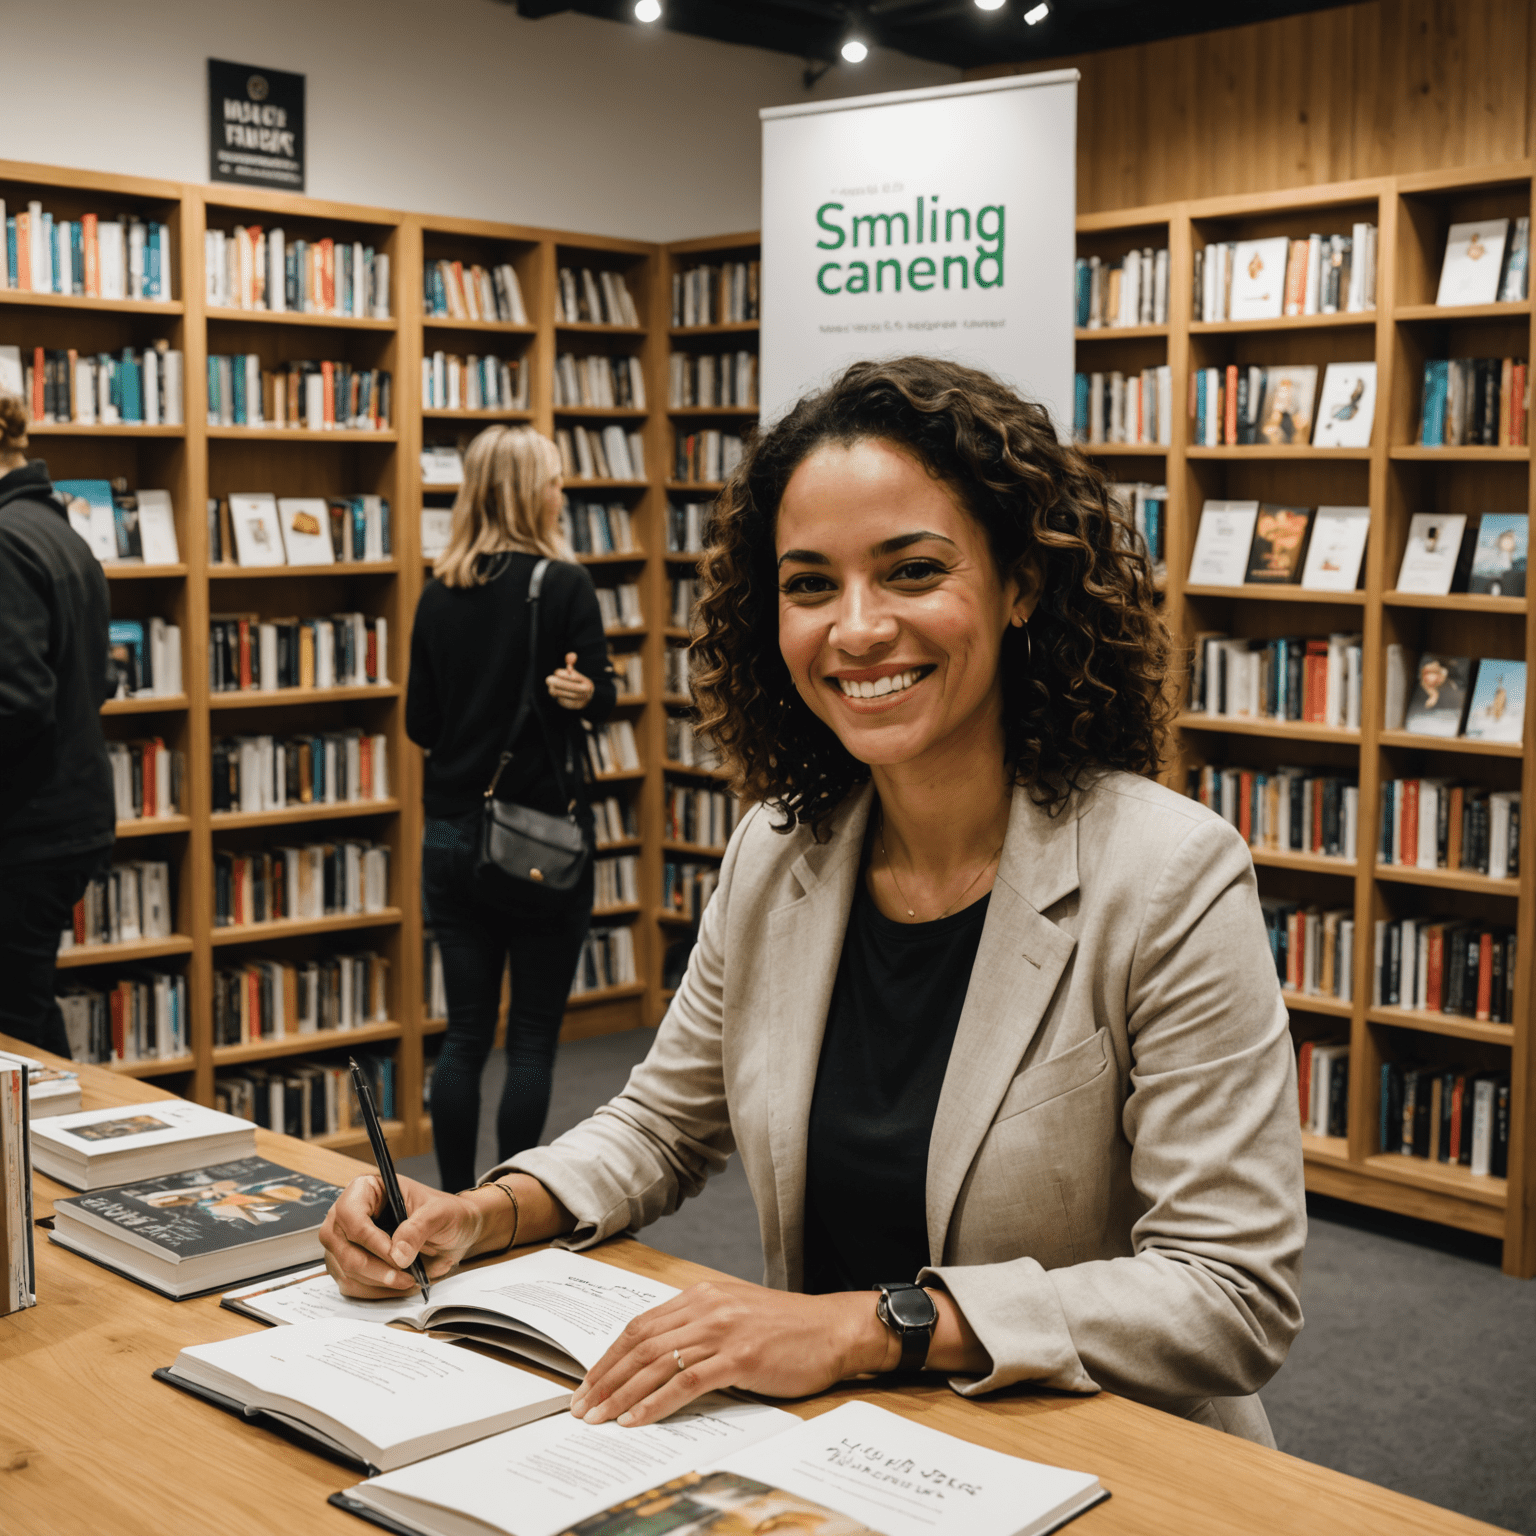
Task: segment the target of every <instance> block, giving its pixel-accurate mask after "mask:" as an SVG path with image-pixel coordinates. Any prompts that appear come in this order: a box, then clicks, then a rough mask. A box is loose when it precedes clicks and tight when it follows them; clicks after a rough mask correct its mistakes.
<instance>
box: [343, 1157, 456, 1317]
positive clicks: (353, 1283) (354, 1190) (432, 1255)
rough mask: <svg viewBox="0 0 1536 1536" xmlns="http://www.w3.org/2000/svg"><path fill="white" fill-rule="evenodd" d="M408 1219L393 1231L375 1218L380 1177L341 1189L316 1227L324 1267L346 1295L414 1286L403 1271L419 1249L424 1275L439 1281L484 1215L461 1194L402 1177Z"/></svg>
mask: <svg viewBox="0 0 1536 1536" xmlns="http://www.w3.org/2000/svg"><path fill="white" fill-rule="evenodd" d="M400 1193H401V1194H402V1195H403V1196H404V1197H405V1209H406V1212H407V1219H406V1220H405V1221H403V1222H402V1223H401V1224H400V1226H399V1228H398V1229H397V1230H396V1231H395V1233H394V1235H393V1236H390V1235H389V1234H388V1233H387V1232H384V1231H383V1230H382V1229H381V1228H380V1227H379V1226H377V1225H376V1224H375V1222H374V1219H373V1218H374V1217H375V1216H376V1215H377V1214H378V1213H379V1211H381V1210H382V1209H383V1208H384V1182H383V1180H382V1179H380V1178H379V1176H378V1174H376V1173H369V1174H364V1175H363V1176H362V1177H361V1178H358V1179H353V1181H352V1182H351V1183H350V1184H349V1185H347V1187H346V1188H345V1189H344V1190H342V1192H341V1194H340V1195H339V1196H338V1197H337V1200H336V1203H335V1204H334V1205H333V1206H332V1207H331V1209H330V1211H329V1213H328V1214H327V1215H326V1218H325V1223H324V1225H323V1226H322V1227H321V1228H320V1246H321V1247H322V1248H324V1249H325V1267H326V1268H327V1269H328V1270H330V1272H331V1274H332V1276H333V1277H334V1278H335V1280H336V1283H337V1285H339V1286H340V1287H341V1291H342V1294H343V1295H345V1296H366V1297H370V1298H378V1297H382V1296H401V1295H404V1294H405V1292H407V1291H410V1290H413V1289H415V1286H416V1282H415V1280H414V1279H412V1278H411V1276H410V1275H409V1274H407V1273H406V1270H407V1269H408V1268H409V1266H410V1264H411V1261H412V1260H413V1259H415V1257H416V1255H417V1254H418V1253H419V1254H421V1255H422V1257H423V1258H424V1259H425V1260H426V1265H427V1279H428V1280H439V1279H441V1278H442V1277H443V1276H444V1275H446V1274H447V1273H448V1272H449V1270H451V1269H452V1268H453V1267H454V1265H455V1264H457V1263H458V1262H459V1261H460V1260H461V1259H462V1258H464V1256H465V1255H466V1254H467V1253H469V1252H470V1251H471V1250H472V1249H473V1248H474V1246H475V1245H476V1243H478V1242H479V1241H480V1238H481V1236H482V1233H483V1230H484V1221H485V1218H484V1216H483V1215H482V1213H481V1210H480V1208H479V1207H478V1206H477V1205H475V1204H474V1203H473V1202H471V1201H470V1200H467V1199H465V1198H464V1196H462V1195H449V1194H444V1193H443V1192H442V1191H441V1190H436V1189H432V1188H430V1187H429V1186H428V1185H426V1184H418V1183H417V1182H416V1180H415V1179H407V1178H402V1179H401V1180H400Z"/></svg>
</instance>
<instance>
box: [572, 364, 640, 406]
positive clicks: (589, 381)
mask: <svg viewBox="0 0 1536 1536" xmlns="http://www.w3.org/2000/svg"><path fill="white" fill-rule="evenodd" d="M554 394H555V398H554V404H555V407H556V409H560V408H567V409H570V408H575V407H580V406H592V407H594V408H597V409H601V410H615V409H617V410H633V411H643V410H644V409H645V370H644V369H643V368H642V367H641V364H640V359H639V358H638V357H603V356H598V355H593V356H590V357H577V355H576V354H575V353H574V352H562V353H561V354H560V355H559V356H558V357H557V358H556V359H555V390H554Z"/></svg>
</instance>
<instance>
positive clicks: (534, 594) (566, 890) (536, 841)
mask: <svg viewBox="0 0 1536 1536" xmlns="http://www.w3.org/2000/svg"><path fill="white" fill-rule="evenodd" d="M548 569H549V561H548V560H540V561H539V563H538V564H537V565H536V566H534V568H533V576H532V578H531V579H530V581H529V583H528V671H527V674H526V676H525V677H524V678H523V693H522V697H521V699H519V701H518V705H517V713H516V714H515V715H514V716H513V719H512V727H511V729H510V730H509V731H508V732H507V737H506V744H505V746H504V747H503V748H502V753H501V756H500V758H498V759H497V762H496V771H495V773H493V774H492V775H491V782H490V786H489V788H487V790H486V792H485V803H484V806H483V808H482V810H481V814H480V845H479V848H478V850H477V856H476V859H475V877H476V879H477V880H478V881H479V882H480V884H481V886H482V888H483V889H484V890H485V891H486V892H487V894H489V895H492V896H494V897H497V898H500V899H502V900H514V901H518V900H520V901H527V900H528V899H530V898H531V899H532V900H533V901H534V902H535V903H547V904H548V905H549V906H551V907H556V906H560V905H562V904H563V903H564V901H565V900H566V899H568V898H569V896H570V893H571V892H572V891H574V890H575V889H576V887H577V886H578V885H579V884H580V883H581V878H582V876H583V875H584V874H585V873H586V872H587V865H588V864H589V863H590V861H591V858H592V843H591V838H590V834H589V832H588V830H587V828H586V827H585V826H584V825H583V823H582V822H581V821H580V820H579V819H578V818H577V815H576V808H577V800H576V798H575V796H574V795H573V794H572V793H571V789H570V786H569V784H568V781H567V778H566V772H574V771H575V770H574V765H573V764H572V762H571V748H570V741H569V738H567V740H566V743H565V751H564V754H563V756H564V759H565V770H566V771H562V769H561V756H562V754H561V753H558V752H556V751H555V749H554V746H553V744H552V743H551V742H550V739H549V726H548V724H547V723H546V721H545V719H544V715H543V712H542V711H540V710H538V709H535V708H534V703H533V689H534V684H535V682H536V680H537V673H538V639H539V590H540V588H541V587H542V586H543V585H544V575H545V572H546V571H547V570H548ZM529 710H533V713H534V715H535V716H536V717H537V718H538V722H539V730H540V732H541V734H542V735H543V737H544V745H545V748H546V750H548V752H549V758H550V762H551V763H552V764H553V766H554V770H555V782H556V783H557V784H558V785H559V786H560V797H561V799H563V800H564V801H565V803H566V813H565V815H564V816H551V815H550V814H549V813H548V812H547V811H536V810H533V809H532V808H531V807H529V806H526V805H517V804H515V803H513V802H510V801H502V800H498V799H497V798H496V785H497V784H498V783H499V782H500V780H501V776H502V774H503V773H504V772H505V771H506V767H507V764H508V763H510V762H511V761H512V748H513V744H514V743H515V742H516V741H517V738H518V735H519V733H520V732H521V731H522V728H523V723H524V722H525V721H526V720H527V718H528V711H529Z"/></svg>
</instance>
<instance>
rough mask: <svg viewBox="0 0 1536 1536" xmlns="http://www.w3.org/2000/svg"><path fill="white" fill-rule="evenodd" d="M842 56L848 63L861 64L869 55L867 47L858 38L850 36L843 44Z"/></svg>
mask: <svg viewBox="0 0 1536 1536" xmlns="http://www.w3.org/2000/svg"><path fill="white" fill-rule="evenodd" d="M842 51H843V57H844V58H845V59H846V60H847V61H848V62H849V63H850V64H862V63H863V62H864V60H865V59H867V58H868V57H869V49H868V48H867V47H866V46H865V45H864V44H863V43H861V42H860V41H859V40H858V38H856V37H850V38H849V39H848V41H847V42H846V43H844V44H843V50H842Z"/></svg>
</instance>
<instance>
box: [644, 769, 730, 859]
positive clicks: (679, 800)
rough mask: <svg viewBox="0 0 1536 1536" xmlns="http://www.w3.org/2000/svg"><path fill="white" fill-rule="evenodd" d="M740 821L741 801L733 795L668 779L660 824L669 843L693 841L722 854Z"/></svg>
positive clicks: (721, 790)
mask: <svg viewBox="0 0 1536 1536" xmlns="http://www.w3.org/2000/svg"><path fill="white" fill-rule="evenodd" d="M740 820H741V802H740V801H739V800H738V799H737V798H736V796H735V795H730V794H727V793H726V792H725V791H724V790H723V789H697V788H694V787H693V786H692V785H687V784H674V783H673V782H672V781H671V780H670V779H669V780H668V781H667V798H666V805H665V809H664V810H663V812H662V823H661V826H662V835H663V836H664V837H665V838H666V839H667V841H668V842H673V843H693V844H695V845H697V846H699V847H701V848H717V849H719V850H720V852H722V853H723V852H724V851H725V845H726V842H727V840H728V839H729V838H730V835H731V833H732V832H734V831H735V830H736V823H737V822H738V821H740Z"/></svg>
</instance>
